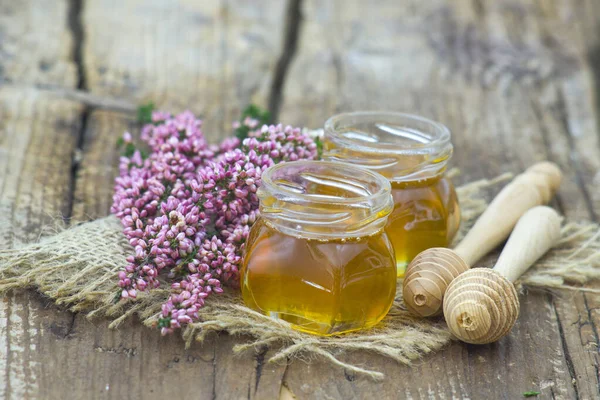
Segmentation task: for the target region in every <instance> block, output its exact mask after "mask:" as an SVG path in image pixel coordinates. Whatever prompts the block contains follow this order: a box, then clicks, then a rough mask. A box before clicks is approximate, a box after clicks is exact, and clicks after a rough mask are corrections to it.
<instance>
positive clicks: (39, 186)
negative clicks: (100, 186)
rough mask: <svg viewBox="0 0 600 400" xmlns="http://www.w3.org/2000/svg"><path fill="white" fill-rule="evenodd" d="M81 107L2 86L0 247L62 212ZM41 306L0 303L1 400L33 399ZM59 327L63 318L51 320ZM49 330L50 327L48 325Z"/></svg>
mask: <svg viewBox="0 0 600 400" xmlns="http://www.w3.org/2000/svg"><path fill="white" fill-rule="evenodd" d="M81 110H82V107H81V106H80V105H79V104H77V103H74V102H71V101H67V100H61V99H56V98H54V97H53V96H52V95H51V94H49V93H42V92H39V91H38V90H35V89H27V90H23V89H21V90H16V89H14V88H6V87H5V88H0V215H1V217H0V220H1V221H2V223H1V224H0V238H1V241H0V245H1V246H2V248H6V247H10V246H15V245H19V244H22V243H25V242H29V241H32V240H36V239H37V238H38V237H39V235H40V234H41V233H42V231H41V228H42V227H43V226H45V225H53V223H54V222H55V221H54V220H55V219H58V221H60V222H62V215H65V214H66V213H68V209H69V205H70V196H71V193H70V187H71V181H72V175H71V164H72V162H71V161H72V158H73V154H74V152H75V148H76V144H77V140H78V131H79V126H80V113H81ZM50 314H51V313H49V312H46V311H45V310H44V307H43V306H42V305H40V304H39V303H32V302H30V301H28V300H27V298H21V297H7V298H3V299H2V302H1V303H0V320H1V322H0V359H1V360H2V361H0V376H1V378H0V397H3V398H18V399H20V398H30V397H35V394H36V393H37V387H38V384H39V382H40V379H42V376H44V371H43V368H44V365H45V364H44V359H45V357H46V355H45V354H44V353H42V352H41V349H44V350H48V349H49V348H51V347H52V345H51V343H52V342H53V338H52V337H51V335H46V336H44V335H43V329H42V325H43V323H44V321H46V320H47V319H49V318H50ZM51 318H52V319H53V323H54V324H55V325H56V326H58V325H60V324H61V323H62V322H61V321H63V319H64V318H63V316H61V315H53V316H52V317H51ZM49 329H50V331H52V330H53V327H52V326H50V327H49Z"/></svg>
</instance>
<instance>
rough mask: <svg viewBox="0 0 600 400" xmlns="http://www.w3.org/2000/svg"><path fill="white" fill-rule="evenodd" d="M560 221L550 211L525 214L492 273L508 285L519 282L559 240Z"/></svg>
mask: <svg viewBox="0 0 600 400" xmlns="http://www.w3.org/2000/svg"><path fill="white" fill-rule="evenodd" d="M560 221H561V218H560V216H559V215H558V213H557V212H556V211H554V210H553V209H552V208H550V207H546V206H538V207H534V208H532V209H531V210H529V211H527V212H526V213H525V214H524V215H523V216H522V217H521V219H519V222H517V226H515V230H514V231H513V233H512V234H511V235H510V238H509V239H508V242H507V243H506V246H505V247H504V250H502V254H500V258H499V259H498V262H497V263H496V266H495V267H494V271H496V272H498V273H499V274H500V275H502V276H504V277H505V278H506V279H508V280H509V281H511V282H514V281H516V280H517V279H519V277H520V276H521V275H523V273H525V271H527V269H528V268H529V267H530V266H532V265H533V263H534V262H536V261H537V260H538V258H540V257H541V256H543V255H544V254H545V253H546V252H547V251H548V250H550V248H551V247H552V246H553V245H554V244H555V243H556V242H557V241H558V239H559V238H560Z"/></svg>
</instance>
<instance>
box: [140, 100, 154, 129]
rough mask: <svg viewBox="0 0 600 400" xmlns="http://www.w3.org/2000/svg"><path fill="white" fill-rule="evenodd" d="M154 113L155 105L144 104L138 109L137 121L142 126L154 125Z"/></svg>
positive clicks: (150, 103)
mask: <svg viewBox="0 0 600 400" xmlns="http://www.w3.org/2000/svg"><path fill="white" fill-rule="evenodd" d="M152 111H154V103H152V102H149V103H146V104H142V105H141V106H139V107H138V109H137V120H138V122H139V123H140V124H150V123H152Z"/></svg>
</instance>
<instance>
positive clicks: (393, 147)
mask: <svg viewBox="0 0 600 400" xmlns="http://www.w3.org/2000/svg"><path fill="white" fill-rule="evenodd" d="M323 140H324V143H323V158H324V159H325V160H330V161H335V162H343V163H350V164H354V165H359V166H361V167H364V168H368V169H370V170H372V171H376V172H378V173H380V174H382V175H383V176H385V177H386V178H388V179H389V181H390V182H391V185H392V196H393V197H394V210H393V211H392V214H391V215H390V217H389V219H388V226H387V227H386V231H387V233H388V236H389V237H390V240H391V241H392V244H393V246H394V250H395V253H396V262H397V265H398V276H399V277H403V276H404V271H405V268H406V265H407V264H408V263H409V262H410V261H411V260H412V259H413V258H414V257H415V256H416V255H417V254H419V253H420V252H421V251H423V250H425V249H428V248H430V247H446V246H448V245H449V244H450V242H451V241H452V238H453V237H454V235H455V234H456V232H457V231H458V227H459V224H460V211H459V207H458V200H457V197H456V192H455V190H454V186H453V185H452V182H450V180H449V179H448V178H446V177H445V176H444V172H445V171H446V164H447V162H448V160H449V159H450V157H451V156H452V143H451V142H450V131H449V130H448V128H446V127H445V126H444V125H442V124H440V123H438V122H435V121H431V120H429V119H426V118H422V117H419V116H415V115H409V114H402V113H394V112H353V113H346V114H340V115H336V116H334V117H331V118H330V119H329V120H328V121H327V122H326V123H325V136H324V139H323Z"/></svg>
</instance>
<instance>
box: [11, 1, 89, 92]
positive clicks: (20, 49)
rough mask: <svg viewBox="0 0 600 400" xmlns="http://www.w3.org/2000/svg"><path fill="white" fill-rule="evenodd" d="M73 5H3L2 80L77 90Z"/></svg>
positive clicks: (26, 2)
mask: <svg viewBox="0 0 600 400" xmlns="http://www.w3.org/2000/svg"><path fill="white" fill-rule="evenodd" d="M76 70H77V67H76V66H75V63H74V62H73V37H72V36H71V32H70V29H69V3H68V2H67V1H58V2H48V1H43V0H22V1H10V0H2V1H0V79H1V80H2V81H4V82H15V83H28V84H50V83H51V84H53V85H57V86H64V87H71V88H72V87H75V86H76V82H77V72H76Z"/></svg>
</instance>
